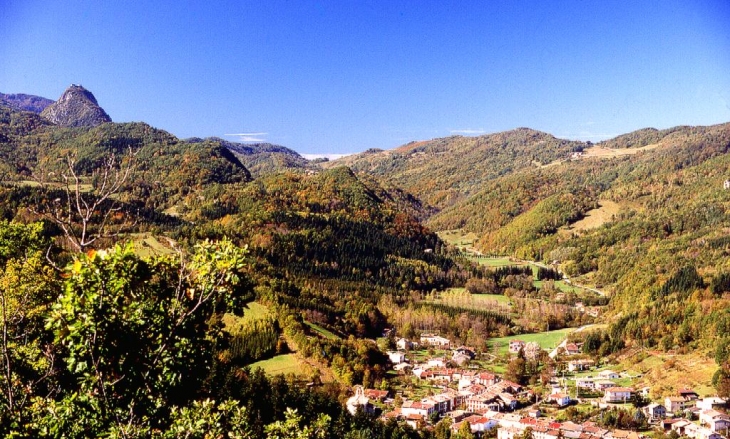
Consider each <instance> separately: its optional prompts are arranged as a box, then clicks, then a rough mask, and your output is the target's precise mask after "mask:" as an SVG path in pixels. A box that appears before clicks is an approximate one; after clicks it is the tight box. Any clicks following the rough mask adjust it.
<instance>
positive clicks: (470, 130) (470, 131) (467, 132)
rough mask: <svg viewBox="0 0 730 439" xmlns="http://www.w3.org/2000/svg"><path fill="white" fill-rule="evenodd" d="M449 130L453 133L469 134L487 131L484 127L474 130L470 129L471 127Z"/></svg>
mask: <svg viewBox="0 0 730 439" xmlns="http://www.w3.org/2000/svg"><path fill="white" fill-rule="evenodd" d="M449 132H450V133H451V134H465V135H467V136H469V135H474V134H484V133H486V131H484V129H482V128H478V129H476V130H473V129H470V128H467V129H465V130H449Z"/></svg>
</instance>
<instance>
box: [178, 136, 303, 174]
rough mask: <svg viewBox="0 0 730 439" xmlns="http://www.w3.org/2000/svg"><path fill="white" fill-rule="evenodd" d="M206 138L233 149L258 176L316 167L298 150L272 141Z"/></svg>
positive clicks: (196, 139)
mask: <svg viewBox="0 0 730 439" xmlns="http://www.w3.org/2000/svg"><path fill="white" fill-rule="evenodd" d="M205 140H208V141H212V142H217V143H220V144H221V145H222V146H224V147H226V148H228V149H229V150H230V151H232V152H233V153H234V154H235V155H236V157H238V159H239V160H241V163H243V165H244V166H246V168H247V169H248V170H249V171H250V172H251V175H252V176H254V177H258V176H261V175H265V174H269V173H272V172H279V171H283V170H286V169H314V168H315V167H314V166H313V165H312V164H311V163H310V162H309V160H307V159H305V158H304V157H302V156H301V155H299V153H298V152H296V151H294V150H292V149H289V148H287V147H285V146H281V145H274V144H271V143H238V142H230V141H228V140H224V139H220V138H218V137H209V138H207V139H205ZM197 141H202V140H201V139H199V138H192V139H188V142H197Z"/></svg>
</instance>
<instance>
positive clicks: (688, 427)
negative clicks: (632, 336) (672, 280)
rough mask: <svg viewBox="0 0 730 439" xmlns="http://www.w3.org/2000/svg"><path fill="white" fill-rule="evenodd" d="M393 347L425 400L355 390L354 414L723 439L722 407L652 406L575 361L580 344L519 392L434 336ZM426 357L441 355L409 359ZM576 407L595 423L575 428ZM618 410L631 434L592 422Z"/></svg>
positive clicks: (519, 432)
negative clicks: (557, 369)
mask: <svg viewBox="0 0 730 439" xmlns="http://www.w3.org/2000/svg"><path fill="white" fill-rule="evenodd" d="M396 347H397V349H396V350H392V351H388V352H387V355H388V357H389V358H390V361H391V363H392V365H393V373H397V374H398V375H399V376H400V377H402V378H405V381H408V379H410V380H412V381H413V382H415V383H417V384H419V385H420V386H422V387H423V388H427V389H429V390H428V391H427V392H426V393H427V394H426V395H423V394H422V393H423V392H421V394H420V396H419V392H417V391H415V389H413V390H412V391H407V390H404V391H397V392H395V394H393V393H392V392H390V391H388V390H382V389H380V390H378V389H365V388H363V387H362V386H356V387H355V389H354V393H355V394H354V396H352V397H351V398H350V399H349V400H348V401H347V408H348V410H349V411H350V412H351V413H352V414H355V413H357V412H358V411H359V410H362V411H364V412H366V413H369V414H373V415H377V416H379V417H380V418H381V419H382V420H385V421H387V420H389V419H396V420H398V421H402V422H405V423H407V424H408V425H410V426H411V427H412V428H414V429H417V430H418V429H430V428H434V427H435V425H437V424H438V423H440V422H443V421H444V420H446V422H448V423H449V424H450V429H451V431H452V432H454V433H455V432H458V431H460V430H461V431H463V428H464V424H465V423H466V424H468V426H469V429H470V430H471V432H472V433H473V434H474V435H475V436H476V437H490V438H494V437H496V438H497V439H525V438H529V437H531V438H533V439H558V438H575V439H578V438H579V439H593V438H605V439H614V438H615V439H618V438H621V439H624V438H626V439H639V438H643V437H650V435H652V433H663V434H665V435H666V436H667V437H676V438H678V437H688V438H692V439H723V438H727V437H728V430H729V429H730V416H728V415H727V414H726V413H725V412H724V410H725V409H726V407H727V405H726V404H727V401H726V400H724V399H722V398H718V397H715V396H705V397H700V395H698V394H697V393H696V392H695V391H693V390H692V389H678V390H677V392H676V394H674V395H672V396H666V397H664V398H663V399H662V400H656V401H652V400H651V398H650V390H651V389H650V388H648V387H643V388H640V389H635V388H634V387H631V386H626V385H620V384H622V383H625V382H626V381H627V380H629V381H630V380H631V378H632V377H630V376H627V374H626V373H623V372H616V371H614V370H611V369H608V368H605V366H607V365H603V366H602V367H599V365H597V364H595V361H594V360H593V359H588V358H584V356H582V355H580V354H581V344H580V343H569V342H566V341H564V342H562V343H561V344H560V345H559V348H556V349H555V350H553V351H552V352H551V353H550V354H549V356H550V357H551V358H554V357H555V356H556V355H557V354H558V353H559V354H560V357H561V358H560V360H561V361H562V367H561V373H560V375H558V374H557V373H554V374H553V375H552V376H551V377H550V382H549V384H548V385H543V386H530V385H521V384H518V383H516V382H513V381H510V380H508V379H505V378H504V377H502V376H500V375H499V374H497V373H495V372H493V371H490V370H487V369H486V368H481V367H479V366H478V364H479V363H478V362H474V361H473V360H474V359H475V358H476V356H477V353H476V352H475V350H473V349H471V348H469V347H465V346H457V347H453V346H452V341H451V340H449V339H448V338H445V337H441V336H439V335H437V334H428V333H425V334H422V335H421V336H420V339H419V341H418V342H416V341H411V340H407V339H405V338H399V339H397V342H396ZM539 350H540V348H539V346H536V344H535V343H525V342H524V341H521V340H517V339H515V340H510V342H509V346H508V352H509V355H510V356H511V357H515V358H516V357H517V356H525V355H527V356H534V355H536V354H537V352H538V351H539ZM423 351H428V352H429V353H433V354H436V353H438V354H440V355H426V356H425V357H424V358H422V357H423V356H420V355H419V356H415V355H409V354H410V353H413V352H419V353H422V352H423ZM409 357H410V358H411V359H416V358H418V359H420V360H421V361H412V360H409ZM574 357H577V358H574ZM475 364H477V366H475ZM581 406H583V407H590V408H591V410H593V412H594V413H598V414H599V415H598V416H599V419H594V418H591V419H588V420H584V421H583V422H574V421H575V420H574V419H570V417H571V416H570V415H569V414H571V413H580V411H579V410H577V409H576V408H577V407H581ZM571 408H573V410H574V411H573V412H570V409H571ZM620 410H623V411H627V412H629V413H630V414H631V416H632V417H633V428H630V429H621V428H609V427H608V426H606V425H605V423H601V422H597V421H600V419H602V418H603V416H604V414H607V413H617V412H618V411H620ZM607 416H608V415H607ZM652 437H657V436H656V435H654V436H652ZM659 437H661V436H659Z"/></svg>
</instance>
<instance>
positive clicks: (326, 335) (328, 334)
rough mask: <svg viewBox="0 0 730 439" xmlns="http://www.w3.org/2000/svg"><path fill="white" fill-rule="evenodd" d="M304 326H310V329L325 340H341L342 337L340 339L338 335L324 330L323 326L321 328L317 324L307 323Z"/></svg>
mask: <svg viewBox="0 0 730 439" xmlns="http://www.w3.org/2000/svg"><path fill="white" fill-rule="evenodd" d="M304 324H305V325H307V326H309V327H310V328H312V329H313V330H314V331H315V332H317V333H319V334H320V335H321V336H323V337H324V338H328V339H330V340H339V339H340V337H338V336H337V335H336V334H334V333H332V332H331V331H328V330H327V329H325V328H323V327H322V326H319V325H318V324H316V323H312V322H307V321H305V322H304Z"/></svg>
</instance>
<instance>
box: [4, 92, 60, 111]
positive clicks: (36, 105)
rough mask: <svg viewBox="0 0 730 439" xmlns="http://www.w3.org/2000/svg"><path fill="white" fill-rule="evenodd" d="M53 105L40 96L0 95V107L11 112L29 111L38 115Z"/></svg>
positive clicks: (50, 101)
mask: <svg viewBox="0 0 730 439" xmlns="http://www.w3.org/2000/svg"><path fill="white" fill-rule="evenodd" d="M52 103H53V100H52V99H48V98H44V97H41V96H34V95H27V94H24V93H15V94H5V93H0V105H5V106H6V107H10V108H12V109H13V110H18V111H30V112H32V113H36V114H40V113H41V111H43V110H44V109H45V108H46V107H47V106H49V105H51V104H52Z"/></svg>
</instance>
